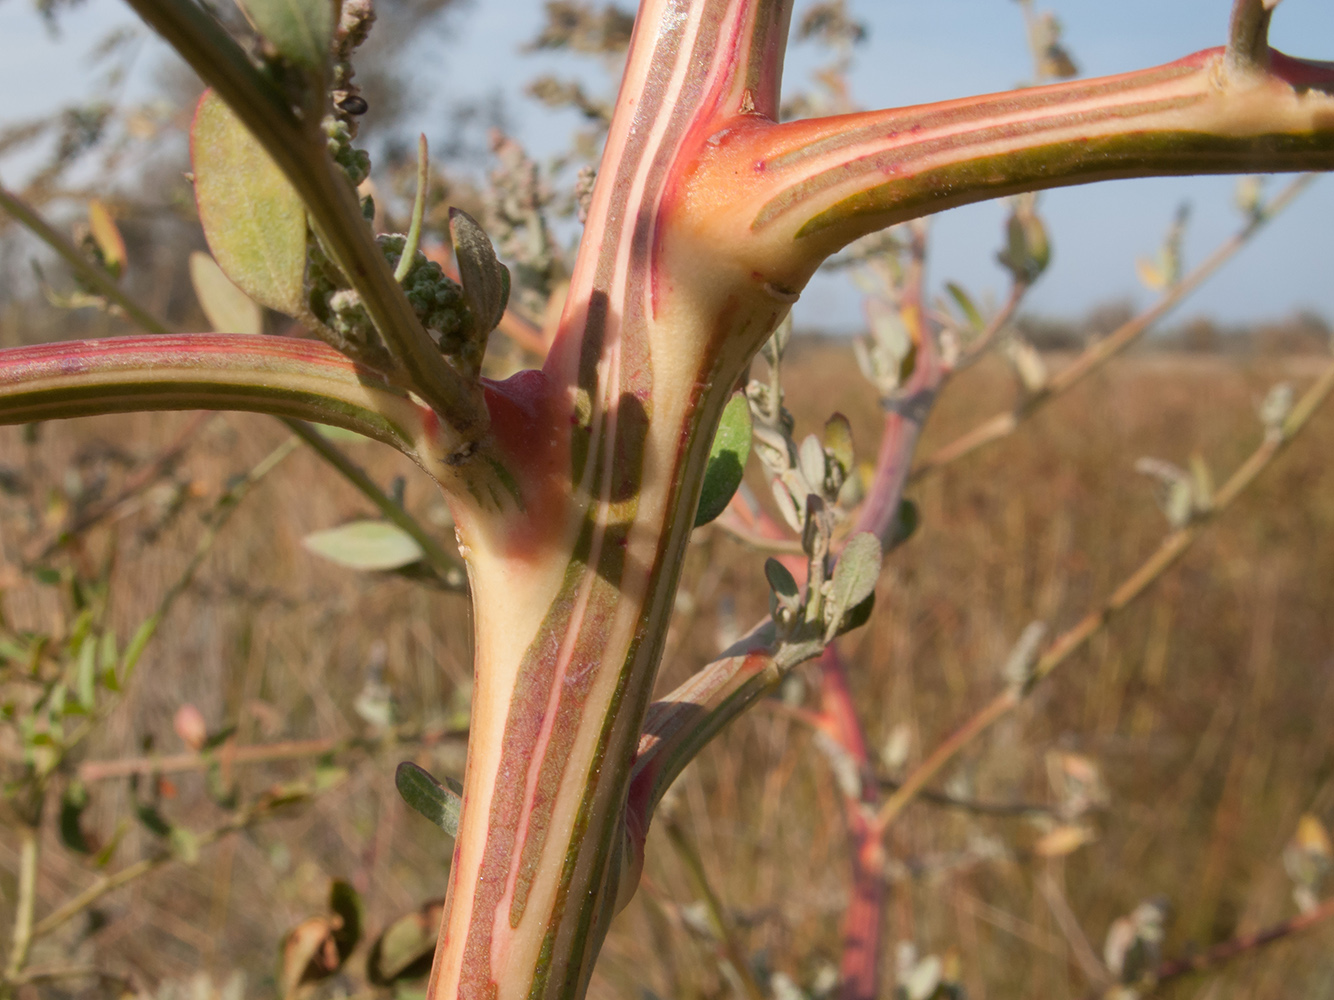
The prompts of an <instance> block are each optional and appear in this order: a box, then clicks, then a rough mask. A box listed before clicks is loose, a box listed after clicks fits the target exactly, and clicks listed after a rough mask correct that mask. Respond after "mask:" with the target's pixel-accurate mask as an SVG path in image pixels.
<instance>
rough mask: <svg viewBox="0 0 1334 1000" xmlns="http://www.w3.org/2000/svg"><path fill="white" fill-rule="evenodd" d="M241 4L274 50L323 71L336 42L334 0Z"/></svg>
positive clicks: (314, 70) (264, 0) (273, 0)
mask: <svg viewBox="0 0 1334 1000" xmlns="http://www.w3.org/2000/svg"><path fill="white" fill-rule="evenodd" d="M241 7H242V9H243V10H244V11H245V14H246V17H248V18H249V19H250V23H251V24H253V25H254V26H255V30H256V31H258V32H259V33H260V35H261V36H263V38H264V40H265V41H266V42H268V43H269V44H270V45H272V46H273V48H274V51H275V52H277V53H278V54H279V55H280V56H282V57H283V58H284V59H286V60H287V61H288V62H291V63H295V64H296V65H297V66H300V67H301V68H302V69H306V70H310V71H311V72H312V73H319V74H323V72H324V67H325V64H326V63H327V62H328V59H329V48H330V45H331V43H332V42H333V31H334V3H333V0H243V2H242V4H241Z"/></svg>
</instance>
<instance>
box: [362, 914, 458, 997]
mask: <svg viewBox="0 0 1334 1000" xmlns="http://www.w3.org/2000/svg"><path fill="white" fill-rule="evenodd" d="M444 913H445V901H444V900H443V899H435V900H431V901H430V902H428V903H424V904H423V905H422V906H421V908H420V909H418V910H416V911H414V912H412V913H409V914H407V915H406V916H403V917H400V918H399V919H397V920H395V921H394V922H393V923H392V924H390V925H389V926H388V927H387V928H386V929H385V932H384V933H383V934H381V935H380V936H379V938H377V939H376V941H375V944H374V945H372V946H371V953H370V956H369V957H368V958H367V959H366V976H367V978H368V979H369V980H370V981H371V985H373V986H389V985H391V984H392V983H394V982H395V981H396V980H399V979H416V978H419V977H421V976H425V975H426V974H427V973H428V972H430V971H431V960H432V958H434V957H435V940H436V937H437V936H438V935H439V933H440V921H441V919H442V918H443V917H444Z"/></svg>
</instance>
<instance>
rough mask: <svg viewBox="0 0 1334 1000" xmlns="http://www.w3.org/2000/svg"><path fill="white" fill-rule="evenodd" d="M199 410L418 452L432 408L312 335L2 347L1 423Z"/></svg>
mask: <svg viewBox="0 0 1334 1000" xmlns="http://www.w3.org/2000/svg"><path fill="white" fill-rule="evenodd" d="M200 409H215V410H248V411H252V412H256V413H270V414H274V415H277V416H281V417H293V418H296V419H300V420H313V421H316V422H318V423H324V424H333V425H334V426H337V427H343V428H346V429H348V430H351V431H356V432H357V433H359V434H364V435H366V436H367V437H370V438H374V439H375V440H377V441H382V442H384V443H385V444H388V445H391V446H392V447H395V448H397V449H398V450H400V451H403V452H405V453H407V454H409V455H412V456H414V457H415V456H417V455H418V453H419V446H420V444H421V443H422V442H421V438H422V435H423V427H424V417H425V415H426V413H427V411H426V410H425V408H424V407H423V406H421V405H420V404H419V403H417V402H414V401H413V400H412V399H411V397H409V395H408V394H407V392H405V391H404V390H402V389H399V388H397V387H396V386H391V385H388V384H387V383H386V382H385V381H384V380H383V377H382V376H380V375H379V374H378V373H376V372H373V371H371V370H370V369H368V368H363V367H361V366H360V365H357V364H355V363H354V362H352V361H350V360H348V359H347V358H345V357H344V356H343V355H341V354H339V353H338V352H337V351H335V350H333V349H332V348H330V347H327V346H325V345H324V344H322V343H319V342H317V341H313V340H297V339H293V338H286V337H254V336H245V335H240V334H184V335H170V336H156V337H119V338H114V339H109V340H83V341H65V342H61V343H55V344H42V345H39V346H35V347H20V348H14V349H12V350H6V351H3V352H0V423H4V424H20V423H31V422H33V421H37V420H51V419H55V418H61V417H77V416H88V415H93V414H101V413H123V412H127V411H134V410H200Z"/></svg>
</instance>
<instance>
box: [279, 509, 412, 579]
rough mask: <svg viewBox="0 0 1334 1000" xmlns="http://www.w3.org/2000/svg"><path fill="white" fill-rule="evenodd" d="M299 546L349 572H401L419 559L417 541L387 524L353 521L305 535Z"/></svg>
mask: <svg viewBox="0 0 1334 1000" xmlns="http://www.w3.org/2000/svg"><path fill="white" fill-rule="evenodd" d="M302 544H303V545H305V547H306V548H307V549H308V550H310V551H311V552H313V553H315V554H316V555H317V556H323V557H324V558H325V559H328V560H329V561H330V562H335V563H338V565H340V566H347V567H349V568H351V569H362V570H392V569H400V568H402V567H404V566H407V565H410V564H411V563H415V562H420V561H421V558H422V550H421V546H420V545H418V544H417V542H416V540H415V539H413V537H412V536H411V535H409V534H408V533H407V532H405V531H404V530H403V529H402V528H399V527H397V526H396V525H393V524H390V523H389V522H387V521H352V522H350V523H349V524H344V525H342V526H341V527H338V528H330V529H329V530H327V531H317V532H315V533H314V534H310V535H307V536H306V537H305V539H304V540H303V541H302Z"/></svg>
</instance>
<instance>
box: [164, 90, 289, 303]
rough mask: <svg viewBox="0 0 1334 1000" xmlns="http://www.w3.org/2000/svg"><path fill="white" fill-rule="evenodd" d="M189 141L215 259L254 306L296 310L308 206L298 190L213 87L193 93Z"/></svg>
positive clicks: (202, 215) (201, 213) (202, 219)
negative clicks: (196, 95) (196, 99)
mask: <svg viewBox="0 0 1334 1000" xmlns="http://www.w3.org/2000/svg"><path fill="white" fill-rule="evenodd" d="M190 147H191V148H190V155H191V159H192V160H193V161H194V178H195V200H196V202H197V203H198V205H199V221H200V223H201V224H202V225H203V227H204V236H205V237H206V238H207V239H208V245H209V249H210V250H212V251H213V258H214V260H216V261H217V263H218V266H219V267H220V268H222V270H223V273H224V274H226V275H227V277H228V278H230V279H231V280H232V282H234V283H235V284H236V286H237V287H238V288H240V289H241V291H243V292H244V293H245V294H246V295H248V296H250V298H252V299H254V300H255V301H256V302H258V303H259V304H260V305H262V306H267V307H268V308H270V309H276V310H277V311H279V312H282V313H286V314H287V315H289V316H295V315H297V313H298V312H300V310H301V308H302V305H303V295H304V292H303V283H304V280H305V271H306V210H305V207H304V206H303V205H302V204H301V198H300V197H299V196H298V195H297V193H296V190H295V189H294V188H293V187H292V185H291V184H290V183H288V181H287V178H286V177H285V176H284V175H283V172H282V171H281V170H279V169H278V165H277V164H276V163H274V162H273V160H272V159H271V158H270V157H269V154H268V153H267V152H265V151H264V148H263V147H262V146H261V145H260V144H259V142H258V141H257V140H256V139H255V137H254V136H253V135H251V134H250V132H249V131H248V130H247V129H246V127H245V126H244V125H243V124H241V120H240V119H239V118H237V117H236V115H235V114H233V113H232V110H231V109H230V108H229V107H227V105H226V104H224V103H223V101H222V98H220V97H218V96H217V95H216V94H215V93H213V91H211V90H206V91H204V96H203V97H201V98H200V99H199V107H198V108H197V109H196V111H195V121H194V127H193V129H192V131H191V142H190Z"/></svg>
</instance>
